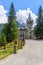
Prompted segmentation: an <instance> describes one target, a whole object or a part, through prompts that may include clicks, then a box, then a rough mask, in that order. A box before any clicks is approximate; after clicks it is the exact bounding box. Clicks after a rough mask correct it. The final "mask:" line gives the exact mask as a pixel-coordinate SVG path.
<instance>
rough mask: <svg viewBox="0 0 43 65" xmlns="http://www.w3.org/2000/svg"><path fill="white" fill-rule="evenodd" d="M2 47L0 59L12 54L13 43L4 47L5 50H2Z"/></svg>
mask: <svg viewBox="0 0 43 65" xmlns="http://www.w3.org/2000/svg"><path fill="white" fill-rule="evenodd" d="M3 48H4V47H3V46H1V47H0V59H2V58H4V57H6V56H8V55H9V54H12V53H13V52H14V43H13V42H12V43H10V44H7V45H6V50H4V49H3Z"/></svg>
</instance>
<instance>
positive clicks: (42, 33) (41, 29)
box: [34, 6, 43, 39]
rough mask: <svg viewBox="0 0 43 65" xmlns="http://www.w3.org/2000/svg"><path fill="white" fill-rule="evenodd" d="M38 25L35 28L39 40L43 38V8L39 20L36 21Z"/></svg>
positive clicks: (40, 9)
mask: <svg viewBox="0 0 43 65" xmlns="http://www.w3.org/2000/svg"><path fill="white" fill-rule="evenodd" d="M36 23H37V25H36V26H35V28H34V34H35V36H36V37H37V38H40V39H42V38H43V12H42V7H41V6H40V7H39V11H38V18H37V20H36Z"/></svg>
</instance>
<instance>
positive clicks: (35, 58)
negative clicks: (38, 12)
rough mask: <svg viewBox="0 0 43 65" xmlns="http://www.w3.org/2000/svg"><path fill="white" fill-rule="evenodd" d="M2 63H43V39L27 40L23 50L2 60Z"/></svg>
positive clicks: (37, 64)
mask: <svg viewBox="0 0 43 65" xmlns="http://www.w3.org/2000/svg"><path fill="white" fill-rule="evenodd" d="M0 65H43V41H38V40H37V41H36V40H26V45H25V47H24V48H23V49H22V50H19V51H18V53H17V54H12V55H10V56H8V57H6V58H5V59H3V60H0Z"/></svg>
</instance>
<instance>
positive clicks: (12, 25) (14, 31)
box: [3, 3, 18, 42]
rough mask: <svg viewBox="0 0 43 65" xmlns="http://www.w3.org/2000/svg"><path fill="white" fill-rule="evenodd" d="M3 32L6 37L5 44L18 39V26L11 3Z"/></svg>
mask: <svg viewBox="0 0 43 65" xmlns="http://www.w3.org/2000/svg"><path fill="white" fill-rule="evenodd" d="M3 31H4V33H5V35H6V40H7V42H11V41H13V40H14V39H16V38H17V37H18V26H17V21H16V13H15V9H14V5H13V3H11V6H10V10H9V15H8V23H7V24H5V26H4V30H3Z"/></svg>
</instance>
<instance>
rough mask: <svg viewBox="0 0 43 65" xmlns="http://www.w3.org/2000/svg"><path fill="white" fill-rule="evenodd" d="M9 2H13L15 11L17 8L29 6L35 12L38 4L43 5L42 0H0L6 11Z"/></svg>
mask: <svg viewBox="0 0 43 65" xmlns="http://www.w3.org/2000/svg"><path fill="white" fill-rule="evenodd" d="M11 2H13V3H14V6H15V10H16V11H18V10H19V9H27V8H28V7H29V8H30V9H31V10H32V11H33V12H34V13H35V14H37V11H38V8H39V6H40V5H42V7H43V0H0V5H3V6H4V8H5V9H6V10H7V11H8V10H9V7H10V4H11Z"/></svg>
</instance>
